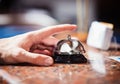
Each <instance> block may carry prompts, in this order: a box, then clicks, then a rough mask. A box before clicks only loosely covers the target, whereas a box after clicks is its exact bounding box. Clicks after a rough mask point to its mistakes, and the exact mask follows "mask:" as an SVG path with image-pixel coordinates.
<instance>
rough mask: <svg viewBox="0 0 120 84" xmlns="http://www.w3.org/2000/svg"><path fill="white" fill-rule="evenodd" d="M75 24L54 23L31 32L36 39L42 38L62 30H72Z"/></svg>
mask: <svg viewBox="0 0 120 84" xmlns="http://www.w3.org/2000/svg"><path fill="white" fill-rule="evenodd" d="M76 27H77V26H76V25H71V24H64V25H56V26H50V27H46V28H43V29H41V30H37V31H34V32H32V33H33V36H34V37H35V38H36V39H38V38H39V39H42V38H45V37H48V36H50V35H53V34H56V33H59V32H62V31H72V30H75V29H76Z"/></svg>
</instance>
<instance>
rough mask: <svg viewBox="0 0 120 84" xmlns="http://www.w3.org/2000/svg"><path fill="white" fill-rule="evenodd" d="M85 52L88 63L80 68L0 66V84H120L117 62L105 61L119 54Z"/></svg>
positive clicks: (94, 51)
mask: <svg viewBox="0 0 120 84" xmlns="http://www.w3.org/2000/svg"><path fill="white" fill-rule="evenodd" d="M86 50H87V56H86V57H87V58H88V59H89V62H88V63H84V64H56V63H55V64H53V65H52V66H48V67H45V66H37V65H31V64H16V65H0V74H1V76H0V84H120V62H118V61H115V60H113V59H110V58H109V57H111V56H115V57H118V56H120V51H119V50H114V49H111V50H108V51H102V50H98V49H92V48H86ZM89 52H92V54H93V55H92V54H89ZM89 55H91V56H89ZM94 56H95V57H94Z"/></svg>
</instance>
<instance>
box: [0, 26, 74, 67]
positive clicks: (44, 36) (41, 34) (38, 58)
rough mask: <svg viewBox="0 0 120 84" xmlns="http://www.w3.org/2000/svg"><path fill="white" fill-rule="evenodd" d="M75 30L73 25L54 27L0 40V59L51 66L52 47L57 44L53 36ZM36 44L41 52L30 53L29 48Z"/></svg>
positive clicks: (9, 61)
mask: <svg viewBox="0 0 120 84" xmlns="http://www.w3.org/2000/svg"><path fill="white" fill-rule="evenodd" d="M75 28H76V26H75V25H70V24H65V25H56V26H51V27H46V28H43V29H40V30H36V31H32V32H28V33H24V34H20V35H17V36H14V37H10V38H4V39H0V57H1V58H2V59H3V60H4V61H5V62H6V63H24V62H27V63H32V64H37V65H46V66H48V65H52V64H53V59H52V57H51V50H52V46H54V45H55V44H56V43H57V42H58V39H56V38H55V37H53V35H54V34H56V33H59V32H62V31H72V30H74V29H75ZM36 44H39V48H40V49H41V50H35V49H33V50H32V51H31V50H30V49H31V47H32V46H33V45H36ZM36 52H37V53H36Z"/></svg>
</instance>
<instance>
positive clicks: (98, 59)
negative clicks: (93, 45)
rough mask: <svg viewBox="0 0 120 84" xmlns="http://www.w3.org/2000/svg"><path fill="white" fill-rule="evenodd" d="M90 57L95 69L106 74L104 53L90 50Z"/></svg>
mask: <svg viewBox="0 0 120 84" xmlns="http://www.w3.org/2000/svg"><path fill="white" fill-rule="evenodd" d="M88 57H89V60H90V64H91V66H92V68H93V70H95V71H97V72H99V73H101V74H106V68H105V63H104V58H103V55H102V54H100V53H96V52H93V51H88Z"/></svg>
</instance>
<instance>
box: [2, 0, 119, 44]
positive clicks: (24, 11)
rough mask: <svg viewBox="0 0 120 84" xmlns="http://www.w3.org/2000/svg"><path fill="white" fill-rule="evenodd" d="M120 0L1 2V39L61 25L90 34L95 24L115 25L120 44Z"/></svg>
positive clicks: (21, 0) (3, 0) (16, 0)
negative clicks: (70, 26) (69, 25)
mask: <svg viewBox="0 0 120 84" xmlns="http://www.w3.org/2000/svg"><path fill="white" fill-rule="evenodd" d="M119 4H120V1H119V0H109V1H107V0H0V38H5V37H10V36H14V35H17V34H21V33H25V32H28V31H33V30H37V29H40V28H43V27H46V26H51V25H57V24H65V23H70V24H77V25H78V27H79V28H78V30H77V31H78V32H79V31H83V32H88V31H89V27H90V25H91V23H92V22H93V21H102V22H108V23H112V24H114V36H115V37H116V39H117V43H120V16H119V15H120V14H119V13H120V12H119V11H120V9H119V8H120V5H119Z"/></svg>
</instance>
